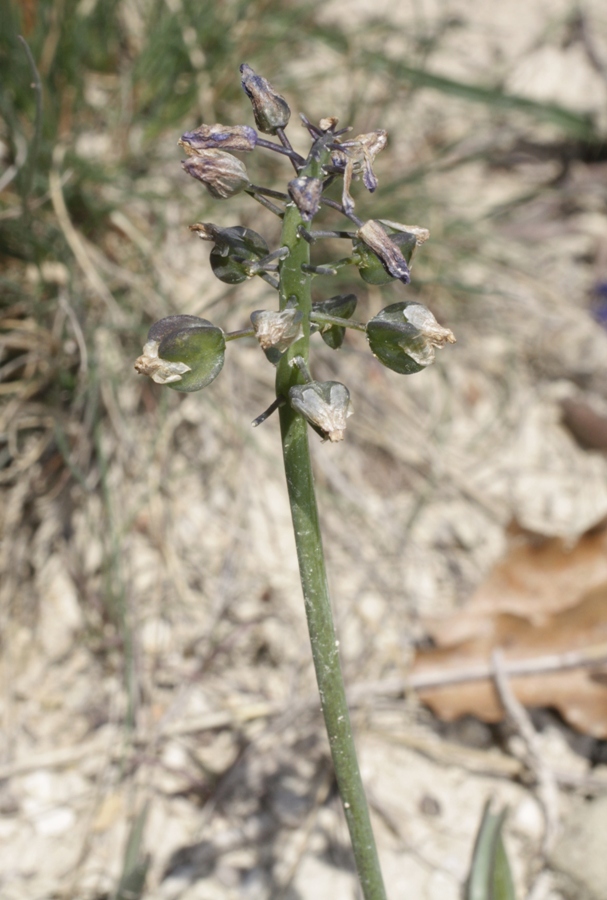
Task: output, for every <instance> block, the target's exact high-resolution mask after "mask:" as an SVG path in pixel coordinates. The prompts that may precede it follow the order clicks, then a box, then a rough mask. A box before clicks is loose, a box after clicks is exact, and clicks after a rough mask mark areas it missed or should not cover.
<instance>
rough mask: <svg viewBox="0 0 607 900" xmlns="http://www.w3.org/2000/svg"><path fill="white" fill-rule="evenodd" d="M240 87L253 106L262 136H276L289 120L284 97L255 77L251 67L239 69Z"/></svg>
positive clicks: (264, 80)
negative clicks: (240, 75)
mask: <svg viewBox="0 0 607 900" xmlns="http://www.w3.org/2000/svg"><path fill="white" fill-rule="evenodd" d="M240 71H241V73H242V79H241V81H242V86H243V88H244V91H245V93H246V94H247V96H248V98H249V100H250V101H251V104H252V106H253V115H254V116H255V124H256V125H257V127H258V128H259V130H260V131H263V132H264V134H276V131H277V129H278V128H285V127H286V125H287V124H288V122H289V119H290V118H291V110H290V109H289V105H288V103H287V101H286V100H285V98H284V97H281V95H280V94H278V93H276V91H275V90H274V88H273V87H272V85H271V84H270V82H269V81H266V79H265V78H262V77H261V75H256V74H255V72H254V71H253V69H252V68H251V66H248V65H247V64H246V63H243V64H242V65H241V67H240Z"/></svg>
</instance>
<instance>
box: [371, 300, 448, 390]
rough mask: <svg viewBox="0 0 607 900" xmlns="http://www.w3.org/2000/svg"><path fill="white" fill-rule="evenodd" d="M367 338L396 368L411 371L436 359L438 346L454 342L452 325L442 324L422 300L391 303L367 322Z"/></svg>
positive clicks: (383, 360) (381, 358)
mask: <svg viewBox="0 0 607 900" xmlns="http://www.w3.org/2000/svg"><path fill="white" fill-rule="evenodd" d="M367 339H368V341H369V346H370V347H371V350H372V352H373V355H374V356H376V357H377V359H378V360H379V361H380V362H381V363H383V365H384V366H387V368H388V369H392V370H393V371H394V372H399V373H400V374H401V375H412V374H413V373H415V372H421V370H422V369H424V368H425V367H426V366H429V365H431V363H433V362H434V359H435V355H436V353H435V349H436V348H437V347H438V348H441V347H443V346H444V345H445V344H454V343H455V337H454V335H453V332H452V331H451V330H450V329H449V328H443V326H442V325H439V324H438V322H437V321H436V319H435V318H434V316H433V315H432V313H431V312H430V310H429V309H427V307H425V306H423V305H422V304H421V303H415V302H413V301H405V302H401V303H392V304H391V305H390V306H386V308H385V309H382V311H381V312H380V313H378V314H377V315H376V316H374V318H372V319H371V321H370V322H368V323H367Z"/></svg>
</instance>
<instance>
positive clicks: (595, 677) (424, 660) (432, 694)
mask: <svg viewBox="0 0 607 900" xmlns="http://www.w3.org/2000/svg"><path fill="white" fill-rule="evenodd" d="M429 631H430V634H431V636H432V637H433V639H434V641H435V643H436V644H437V645H438V646H437V647H436V648H434V649H431V650H424V651H419V652H418V653H417V655H416V658H415V663H414V666H413V670H412V673H411V677H412V679H413V681H414V682H416V681H417V682H418V683H420V682H421V681H422V680H423V679H425V678H427V677H429V676H430V675H431V673H432V674H433V675H436V674H437V673H442V674H443V675H444V676H445V680H446V681H448V680H449V676H450V675H455V674H456V673H458V672H461V671H462V670H469V669H471V668H472V667H475V666H486V667H489V666H490V660H491V653H492V651H493V650H494V649H496V648H498V647H499V648H501V649H502V650H503V653H504V658H505V661H506V664H508V663H512V662H513V661H521V660H536V659H538V658H539V657H542V658H544V657H556V656H560V655H561V654H564V653H569V652H571V651H584V650H586V649H587V648H590V647H594V646H596V645H599V644H605V643H606V642H607V533H606V532H605V531H601V532H598V533H593V534H588V535H585V536H584V537H583V538H582V539H581V540H580V541H579V543H578V544H577V545H576V546H575V547H574V548H573V549H572V550H567V548H566V546H565V545H564V544H563V542H562V541H561V540H560V539H551V540H548V541H544V542H542V543H541V544H539V545H538V544H537V543H536V542H531V541H530V540H529V539H526V541H525V542H524V543H521V539H520V538H519V540H518V542H516V543H515V544H514V546H513V548H512V549H511V551H510V552H509V554H508V555H507V556H506V557H505V558H504V560H502V562H500V563H499V564H498V565H497V566H496V567H495V568H494V570H493V571H492V572H491V573H490V575H489V577H488V578H487V579H486V581H485V582H484V583H483V584H482V585H481V586H480V587H479V589H478V590H477V592H476V593H475V594H474V596H473V597H472V598H471V600H470V602H469V603H468V605H467V607H466V608H465V609H464V610H462V611H461V612H459V613H458V614H456V615H454V616H451V617H449V618H448V619H443V620H442V621H440V622H438V621H437V622H434V623H432V625H431V626H430V628H429ZM606 676H607V668H603V669H599V668H597V667H594V668H593V669H592V670H590V669H589V668H579V669H574V670H571V669H569V670H567V671H554V672H543V673H541V674H540V673H538V674H534V675H526V676H521V677H512V678H511V687H512V689H513V691H514V693H515V695H516V696H517V697H518V699H519V700H520V702H521V703H522V704H523V705H525V706H527V707H554V708H556V709H558V710H559V711H560V713H561V714H562V715H563V717H564V718H565V719H566V720H567V721H568V722H569V723H570V724H571V725H572V726H574V727H575V728H577V729H578V730H580V731H583V732H587V733H589V734H592V735H593V736H595V737H607V677H606ZM420 698H421V699H422V701H423V702H425V703H427V704H428V705H429V706H430V707H431V708H432V709H433V710H434V712H435V713H436V714H437V715H438V716H439V717H440V718H442V719H446V720H453V719H456V718H458V717H459V716H462V715H465V714H472V715H475V716H477V717H478V718H480V719H483V720H484V721H488V722H495V721H499V720H500V719H502V718H503V715H504V712H503V707H502V705H501V703H500V700H499V698H498V696H497V693H496V691H495V688H494V686H493V682H492V680H491V679H490V678H489V677H488V678H486V679H484V680H482V681H473V682H467V683H459V684H450V685H447V684H445V685H444V686H440V687H433V688H423V689H422V690H420Z"/></svg>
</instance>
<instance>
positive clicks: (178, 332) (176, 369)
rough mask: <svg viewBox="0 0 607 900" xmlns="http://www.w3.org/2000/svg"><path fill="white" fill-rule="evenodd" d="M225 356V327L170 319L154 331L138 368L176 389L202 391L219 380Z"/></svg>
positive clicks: (186, 318)
mask: <svg viewBox="0 0 607 900" xmlns="http://www.w3.org/2000/svg"><path fill="white" fill-rule="evenodd" d="M224 355H225V338H224V334H223V331H222V330H221V328H217V327H216V326H215V325H213V324H211V322H208V321H207V320H206V319H200V318H198V316H167V318H165V319H160V321H159V322H156V323H155V324H154V325H152V327H151V328H150V330H149V333H148V340H147V342H146V344H145V346H144V348H143V354H142V355H141V356H140V357H139V359H137V361H136V362H135V369H136V370H137V372H139V373H140V374H141V375H149V377H150V378H151V379H152V380H153V381H155V382H156V384H166V385H168V387H171V388H173V390H176V391H185V392H191V391H199V390H201V388H203V387H206V386H207V385H208V384H210V383H211V382H212V381H214V380H215V378H217V376H218V375H219V373H220V372H221V369H222V367H223V361H224Z"/></svg>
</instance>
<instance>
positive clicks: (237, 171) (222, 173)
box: [181, 150, 250, 200]
mask: <svg viewBox="0 0 607 900" xmlns="http://www.w3.org/2000/svg"><path fill="white" fill-rule="evenodd" d="M181 165H182V166H183V168H184V169H185V171H186V172H187V173H188V175H191V176H192V178H197V179H198V181H202V183H203V184H204V186H205V187H206V189H207V191H208V192H209V194H211V196H212V197H215V198H216V199H217V200H228V199H229V198H230V197H234V195H235V194H239V193H240V192H241V191H244V190H245V189H246V188H248V186H249V184H250V181H249V176H248V175H247V170H246V169H245V167H244V164H243V163H241V161H240V160H239V159H236V157H235V156H231V155H230V154H229V153H225V152H224V151H223V150H201V151H200V152H199V153H198V154H197V155H196V156H190V157H189V158H188V159H186V160H184V161H183V162H182V163H181Z"/></svg>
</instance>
